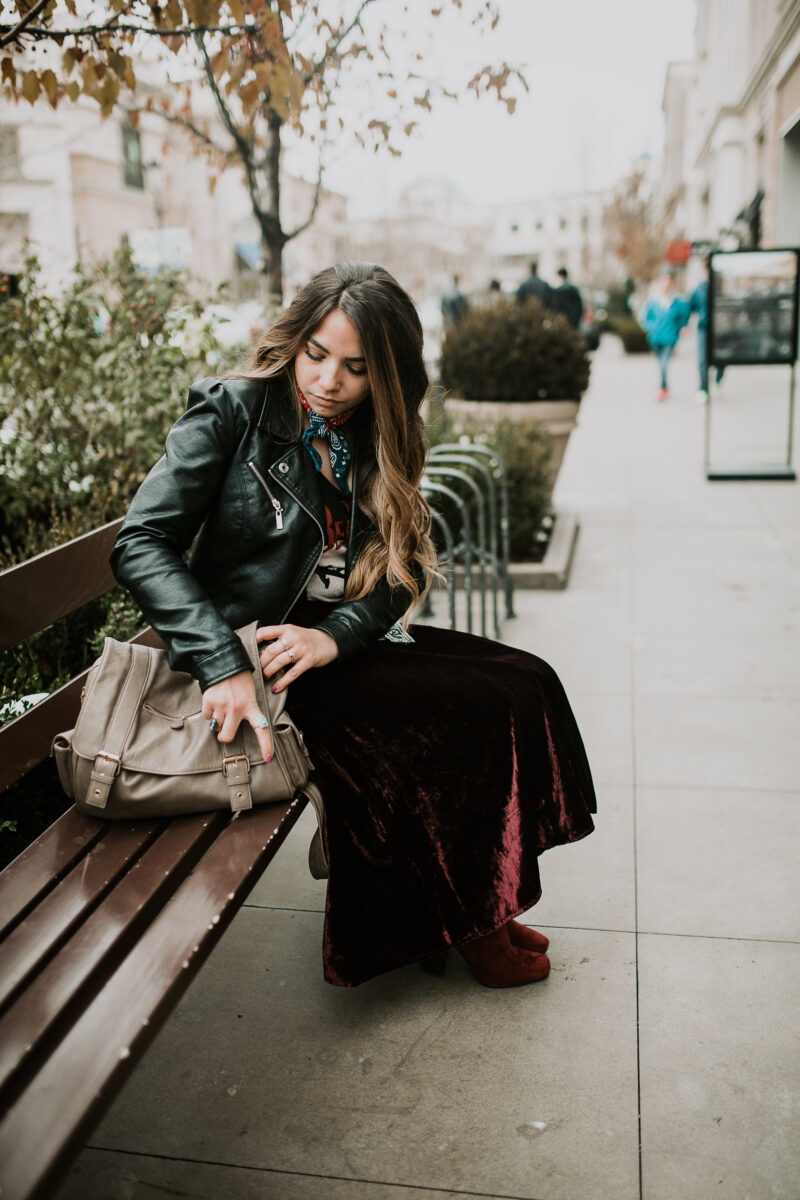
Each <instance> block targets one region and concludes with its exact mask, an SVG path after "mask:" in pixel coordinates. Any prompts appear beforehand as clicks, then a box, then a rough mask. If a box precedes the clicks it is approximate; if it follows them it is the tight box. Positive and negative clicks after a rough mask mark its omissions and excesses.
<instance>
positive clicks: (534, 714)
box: [288, 611, 596, 987]
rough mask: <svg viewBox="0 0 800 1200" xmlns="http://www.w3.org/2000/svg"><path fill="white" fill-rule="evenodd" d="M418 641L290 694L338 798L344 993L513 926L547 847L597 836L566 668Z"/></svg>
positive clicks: (463, 643)
mask: <svg viewBox="0 0 800 1200" xmlns="http://www.w3.org/2000/svg"><path fill="white" fill-rule="evenodd" d="M301 615H302V616H303V617H304V618H305V619H304V620H302V621H301V620H300V619H295V618H300V617H301ZM290 619H295V623H297V624H301V623H302V624H314V623H315V622H314V621H313V620H311V619H309V614H308V612H307V611H306V612H305V613H303V614H301V613H299V612H298V613H296V614H293V618H290ZM413 636H414V638H415V643H414V644H413V645H410V644H400V643H393V642H383V641H382V642H378V643H377V644H375V645H374V646H373V647H372V648H371V649H369V650H367V651H366V652H365V653H363V654H361V655H359V656H357V657H356V658H354V659H352V660H350V661H348V662H345V663H343V664H341V665H337V664H335V663H334V664H333V665H332V666H331V667H327V668H323V669H321V670H315V671H309V672H307V673H306V674H304V675H303V676H301V678H300V679H298V680H297V681H296V682H294V683H293V684H292V685H291V688H290V691H289V700H288V707H289V711H290V712H291V714H292V717H293V718H294V720H295V721H296V722H297V723H298V725H299V726H300V728H301V729H302V731H303V734H304V736H305V739H306V745H307V746H308V748H309V751H310V754H311V757H312V760H313V762H314V764H315V767H316V781H317V783H318V784H319V787H320V789H321V791H322V794H323V796H324V799H325V813H326V841H327V853H328V861H329V864H330V876H329V880H328V894H327V902H326V913H325V934H324V949H323V956H324V969H325V978H326V979H327V980H328V982H329V983H332V984H337V985H340V986H343V987H353V986H355V985H356V984H359V983H362V982H363V981H364V980H367V979H369V978H371V977H372V976H374V975H378V974H380V973H381V972H384V971H389V970H391V969H392V968H394V967H399V966H402V965H403V964H406V963H410V962H414V961H416V960H419V959H423V958H427V957H429V956H431V955H435V954H440V953H442V951H444V950H446V949H448V948H449V947H451V946H458V945H459V944H461V943H464V942H467V941H469V940H471V939H472V938H475V937H478V936H480V935H482V934H486V933H490V932H491V931H493V930H495V929H498V928H499V927H500V926H501V925H503V924H504V923H505V922H506V921H509V920H510V919H511V918H512V917H515V916H517V915H518V914H519V913H521V912H523V911H525V910H526V909H528V908H530V907H531V905H533V904H535V903H536V901H537V900H538V899H539V896H540V895H541V884H540V881H539V868H538V856H539V855H540V854H541V853H542V851H544V850H547V849H548V848H549V847H550V846H557V845H560V844H562V843H565V842H572V841H577V840H578V839H580V838H583V837H585V836H586V835H587V834H589V833H591V831H592V829H593V828H594V825H593V822H592V817H591V814H592V813H593V812H595V811H596V804H595V795H594V789H593V786H592V779H591V774H590V770H589V764H588V762H587V759H586V753H585V751H584V747H583V742H582V741H581V736H580V733H579V731H578V727H577V725H576V722H575V718H574V716H573V714H572V711H571V709H570V706H569V703H568V701H567V697H566V695H565V693H564V689H563V687H562V686H561V683H560V681H559V679H558V676H557V675H556V673H555V672H554V671H553V669H552V668H551V667H550V666H548V664H547V663H545V662H543V661H542V659H540V658H537V657H536V656H534V655H531V654H527V653H525V652H524V651H521V650H515V649H512V648H510V647H508V646H504V645H502V644H500V643H497V642H492V641H488V640H486V639H484V638H480V637H474V636H472V635H470V634H466V633H459V632H455V631H452V630H448V629H438V628H434V627H431V626H415V627H414V628H413Z"/></svg>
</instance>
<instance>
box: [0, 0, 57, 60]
mask: <svg viewBox="0 0 800 1200" xmlns="http://www.w3.org/2000/svg"><path fill="white" fill-rule="evenodd" d="M49 2H50V0H36V3H35V4H34V6H33V8H30V9H28V11H27V12H26V13H25V16H24V17H23V18H22V20H21V21H19V22H18V23H17V24H16V25H0V30H6V29H7V30H9V31H10V32H8V33H5V34H4V35H3V36H2V37H0V50H2V48H3V46H7V45H9V43H11V42H13V41H15V40H16V39H17V38H18V37H19V35H20V34H21V33H22V32H23V30H24V29H25V28H26V27H27V26H28V25H30V23H31V21H35V20H36V18H37V17H38V16H39V13H40V12H43V11H44V9H46V8H47V5H48V4H49ZM28 32H29V33H30V30H28Z"/></svg>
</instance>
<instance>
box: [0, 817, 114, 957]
mask: <svg viewBox="0 0 800 1200" xmlns="http://www.w3.org/2000/svg"><path fill="white" fill-rule="evenodd" d="M107 828H108V825H107V823H106V822H105V821H95V820H92V818H91V817H84V816H83V814H82V813H79V812H78V810H77V808H75V807H72V808H68V809H67V811H66V812H65V813H62V814H61V816H60V817H59V818H58V820H57V821H54V822H53V824H52V825H51V826H50V827H49V829H46V830H45V831H44V833H42V834H40V835H39V837H38V838H37V839H36V841H35V842H31V844H30V846H28V847H27V848H26V849H25V850H23V851H22V854H20V855H19V857H18V858H15V859H14V861H13V862H12V863H9V864H8V866H7V867H6V869H5V870H4V871H3V872H2V873H0V938H2V937H4V936H5V934H6V932H7V931H10V930H11V928H12V927H13V926H14V925H16V924H17V922H18V921H19V920H21V918H22V917H24V915H25V913H26V912H28V910H29V909H30V908H32V907H33V905H34V904H35V903H36V902H37V900H39V899H40V897H42V896H44V895H45V894H46V893H47V892H50V891H52V890H53V888H54V887H55V886H56V884H57V883H58V882H59V881H60V880H61V879H62V878H63V876H64V875H65V874H66V873H67V871H69V869H70V868H71V867H72V866H73V864H74V863H75V862H76V860H77V859H79V858H80V857H81V855H83V854H85V853H86V852H87V851H88V850H90V849H91V847H92V845H93V844H94V843H95V842H97V841H99V839H100V838H101V837H102V836H103V834H104V833H105V832H106V830H107Z"/></svg>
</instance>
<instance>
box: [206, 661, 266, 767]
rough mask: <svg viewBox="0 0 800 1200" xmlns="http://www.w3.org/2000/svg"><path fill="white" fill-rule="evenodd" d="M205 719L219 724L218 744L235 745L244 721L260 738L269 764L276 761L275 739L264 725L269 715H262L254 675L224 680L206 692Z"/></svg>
mask: <svg viewBox="0 0 800 1200" xmlns="http://www.w3.org/2000/svg"><path fill="white" fill-rule="evenodd" d="M202 711H203V716H204V717H205V719H206V720H207V721H209V722H210V721H212V720H216V722H217V725H218V727H219V733H218V734H217V741H219V742H223V743H224V742H232V741H233V739H234V737H235V736H236V730H237V729H238V728H239V725H240V724H241V722H242V721H247V723H248V724H249V725H252V727H253V732H254V733H255V735H256V737H257V738H258V744H259V746H260V747H261V753H262V755H263V757H264V761H265V762H269V761H270V759H271V758H272V736H271V735H270V731H269V727H268V726H266V725H264V724H263V722H264V720H265V717H266V714H265V713H262V711H261V709H260V708H259V707H258V701H257V700H256V685H255V682H254V680H253V672H252V671H240V672H239V674H238V675H230V676H229V677H228V678H227V679H221V680H220V681H219V683H214V684H212V685H211V687H210V688H206V690H205V691H204V692H203V710H202Z"/></svg>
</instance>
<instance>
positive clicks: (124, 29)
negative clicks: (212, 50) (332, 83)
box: [0, 0, 370, 47]
mask: <svg viewBox="0 0 800 1200" xmlns="http://www.w3.org/2000/svg"><path fill="white" fill-rule="evenodd" d="M367 2H368V3H369V2H370V0H367ZM48 3H49V0H38V3H37V5H36V9H38V10H41V9H43V8H45V7H46V5H47V4H48ZM31 13H35V10H34V9H32V10H31ZM31 13H29V14H28V15H27V16H26V17H24V18H23V21H20V23H19V25H13V26H12V25H0V33H2V31H3V30H11V32H10V33H8V34H6V35H5V36H4V37H0V47H2V46H4V45H6V43H7V42H10V41H12V40H14V38H15V37H16V36H17V34H18V33H19V31H20V29H21V27H22V24H23V22H24V21H27V20H28V19H30V18H31ZM260 28H261V26H260V25H259V24H258V23H257V22H254V23H253V24H252V25H183V26H181V27H180V28H177V29H162V28H161V27H158V28H156V27H154V26H152V25H136V24H133V25H127V24H124V23H121V22H117V21H114V22H113V23H112V22H111V21H108V22H106V24H105V25H84V26H82V27H80V28H78V29H47V28H45V27H43V26H41V25H34V26H32V27H31V28H29V29H27V30H26V32H27V35H28V36H29V37H32V38H35V39H36V40H38V41H43V40H45V39H47V40H50V41H62V40H63V39H64V38H66V37H98V36H99V35H102V34H106V33H146V34H147V35H148V36H149V37H162V38H163V37H180V38H189V37H192V36H194V34H197V33H222V34H225V35H226V36H228V37H237V36H239V35H240V34H243V33H248V34H250V33H254V32H256V31H257V30H258V29H260Z"/></svg>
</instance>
